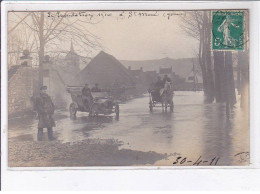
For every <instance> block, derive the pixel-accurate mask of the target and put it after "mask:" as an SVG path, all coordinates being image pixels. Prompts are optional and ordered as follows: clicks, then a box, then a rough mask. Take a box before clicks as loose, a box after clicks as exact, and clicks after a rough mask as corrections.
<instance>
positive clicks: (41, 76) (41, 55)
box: [38, 12, 45, 88]
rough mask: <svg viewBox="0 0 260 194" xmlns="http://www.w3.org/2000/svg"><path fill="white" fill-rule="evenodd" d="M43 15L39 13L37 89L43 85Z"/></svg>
mask: <svg viewBox="0 0 260 194" xmlns="http://www.w3.org/2000/svg"><path fill="white" fill-rule="evenodd" d="M43 33H44V13H43V12H41V17H40V23H39V42H40V50H39V82H38V84H39V88H40V87H41V86H42V85H43V67H42V66H43V58H44V46H45V40H44V34H43Z"/></svg>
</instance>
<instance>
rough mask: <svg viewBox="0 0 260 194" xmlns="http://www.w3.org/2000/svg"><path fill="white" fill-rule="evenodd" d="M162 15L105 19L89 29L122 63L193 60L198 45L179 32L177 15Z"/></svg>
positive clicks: (195, 41)
mask: <svg viewBox="0 0 260 194" xmlns="http://www.w3.org/2000/svg"><path fill="white" fill-rule="evenodd" d="M165 13H167V12H165ZM176 13H177V12H176ZM179 13H180V12H179ZM126 15H128V14H126ZM163 15H164V14H163V12H161V13H159V16H156V17H154V16H150V17H149V16H146V17H133V18H129V19H128V18H127V17H125V18H124V19H117V18H113V19H111V18H104V19H103V20H102V21H101V22H100V23H99V24H97V25H94V26H90V28H91V32H94V33H95V34H96V35H97V36H98V37H100V38H101V39H102V40H101V42H102V45H103V46H104V47H105V49H104V50H105V51H106V52H108V53H110V54H112V55H114V56H116V57H117V58H118V59H121V60H122V59H124V60H149V59H160V58H164V57H169V58H188V57H194V56H195V49H196V48H197V46H198V41H197V40H195V39H193V38H191V37H189V36H187V35H186V34H185V33H184V32H183V31H182V29H181V27H180V25H179V23H180V17H179V16H178V15H173V16H172V17H170V19H168V18H166V17H164V16H163Z"/></svg>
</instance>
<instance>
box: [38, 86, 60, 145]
mask: <svg viewBox="0 0 260 194" xmlns="http://www.w3.org/2000/svg"><path fill="white" fill-rule="evenodd" d="M46 90H47V86H42V87H41V88H40V96H39V97H37V98H36V103H35V105H36V111H37V113H38V118H39V123H38V135H37V139H38V141H41V140H42V137H43V128H47V130H48V139H49V140H50V141H51V140H53V131H52V128H53V127H55V121H54V119H53V118H52V116H53V114H54V104H53V102H52V100H51V98H50V96H48V94H47V93H46Z"/></svg>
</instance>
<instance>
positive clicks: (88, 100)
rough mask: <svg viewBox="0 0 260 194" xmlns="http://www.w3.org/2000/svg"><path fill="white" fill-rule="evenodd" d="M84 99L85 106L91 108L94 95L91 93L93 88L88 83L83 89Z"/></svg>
mask: <svg viewBox="0 0 260 194" xmlns="http://www.w3.org/2000/svg"><path fill="white" fill-rule="evenodd" d="M82 100H83V104H84V106H85V109H87V110H88V109H89V106H90V103H91V102H92V100H93V96H92V94H91V89H90V88H89V86H88V84H85V86H84V88H83V89H82Z"/></svg>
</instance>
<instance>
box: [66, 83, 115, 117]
mask: <svg viewBox="0 0 260 194" xmlns="http://www.w3.org/2000/svg"><path fill="white" fill-rule="evenodd" d="M82 88H83V87H81V86H68V87H67V91H68V93H70V95H71V99H72V102H71V104H70V106H69V111H70V116H71V117H76V114H77V112H78V111H80V112H88V113H89V116H90V117H93V116H98V115H100V114H103V115H111V114H113V113H115V117H116V119H119V104H118V103H117V102H115V101H114V100H113V99H112V98H111V97H110V96H109V93H108V92H106V91H102V90H101V91H99V92H91V94H92V96H93V100H92V101H91V102H90V104H89V106H87V107H86V106H84V100H83V97H82V92H81V91H82Z"/></svg>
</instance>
